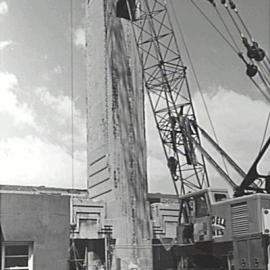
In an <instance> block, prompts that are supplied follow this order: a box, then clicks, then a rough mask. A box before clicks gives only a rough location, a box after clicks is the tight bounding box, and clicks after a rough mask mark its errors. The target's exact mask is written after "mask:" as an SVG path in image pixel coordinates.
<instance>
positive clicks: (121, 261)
mask: <svg viewBox="0 0 270 270" xmlns="http://www.w3.org/2000/svg"><path fill="white" fill-rule="evenodd" d="M119 2H122V4H123V3H125V1H121V0H87V6H86V16H87V18H86V20H87V22H86V28H87V29H86V36H87V93H88V94H87V100H88V106H87V109H88V112H87V116H88V121H87V123H88V190H89V196H90V198H92V199H97V200H103V201H105V202H106V205H107V207H106V218H107V220H108V221H110V222H111V224H113V238H115V239H116V248H115V249H114V251H113V262H112V269H117V270H120V269H119V267H120V265H121V267H120V268H121V270H123V269H130V267H132V265H133V268H135V266H136V265H137V266H138V269H141V270H147V269H149V270H150V269H152V249H151V238H152V237H151V224H150V216H149V207H148V204H147V191H148V186H147V175H146V141H145V121H144V93H143V86H142V76H141V69H140V65H139V62H138V60H137V55H136V54H137V52H136V47H135V45H134V42H133V36H132V29H131V27H130V22H129V21H128V20H126V19H123V18H119V17H117V15H119V14H118V13H117V12H119V10H121V3H119ZM133 268H132V269H133Z"/></svg>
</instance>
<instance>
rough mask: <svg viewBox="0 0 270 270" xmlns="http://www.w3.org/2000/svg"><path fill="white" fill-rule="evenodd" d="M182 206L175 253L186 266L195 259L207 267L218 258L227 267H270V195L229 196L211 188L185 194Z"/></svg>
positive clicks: (252, 269) (201, 266)
mask: <svg viewBox="0 0 270 270" xmlns="http://www.w3.org/2000/svg"><path fill="white" fill-rule="evenodd" d="M181 205H182V207H181V208H182V212H183V213H182V215H181V222H180V223H179V227H178V234H177V240H178V248H176V254H177V256H178V257H179V261H180V262H181V263H182V264H183V265H185V264H184V263H183V262H186V261H192V262H193V263H194V264H195V265H197V268H198V269H204V266H205V264H207V263H208V262H210V261H216V262H219V263H218V264H219V266H222V267H223V268H224V269H228V270H230V269H236V270H239V269H241V270H254V269H260V270H263V269H264V270H265V269H270V262H269V261H270V260H269V258H270V245H269V244H270V194H263V193H256V194H250V195H245V196H242V197H237V198H229V195H228V193H227V192H226V191H225V190H218V189H211V188H209V189H204V190H201V191H198V192H194V193H189V194H187V195H184V196H183V197H181ZM186 258H188V260H186ZM181 263H180V264H181ZM186 265H189V264H186ZM210 268H213V269H217V267H214V266H213V265H212V266H211V267H210ZM182 269H190V267H187V268H186V267H182ZM207 269H209V267H208V268H207Z"/></svg>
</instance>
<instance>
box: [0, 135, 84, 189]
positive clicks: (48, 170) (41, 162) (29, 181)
mask: <svg viewBox="0 0 270 270" xmlns="http://www.w3.org/2000/svg"><path fill="white" fill-rule="evenodd" d="M77 155H79V156H80V158H77ZM77 155H75V159H74V174H75V179H74V180H75V181H74V182H75V186H76V187H81V188H82V187H84V186H85V182H86V180H85V179H86V156H85V155H84V154H83V153H78V154H77ZM0 163H1V184H10V183H13V184H20V185H46V186H54V187H72V179H71V176H72V173H71V168H72V166H71V156H70V155H69V154H68V153H66V152H65V151H64V150H63V148H62V147H61V146H59V145H54V144H52V143H47V142H45V141H43V140H42V139H40V138H37V137H34V136H31V135H29V136H26V137H22V138H9V139H7V140H1V141H0Z"/></svg>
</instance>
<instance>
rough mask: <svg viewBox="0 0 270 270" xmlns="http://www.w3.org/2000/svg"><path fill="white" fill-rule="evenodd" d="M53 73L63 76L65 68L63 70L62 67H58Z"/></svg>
mask: <svg viewBox="0 0 270 270" xmlns="http://www.w3.org/2000/svg"><path fill="white" fill-rule="evenodd" d="M53 71H54V72H55V73H56V74H61V73H62V72H63V68H62V67H61V66H60V65H58V66H56V67H55V68H54V69H53Z"/></svg>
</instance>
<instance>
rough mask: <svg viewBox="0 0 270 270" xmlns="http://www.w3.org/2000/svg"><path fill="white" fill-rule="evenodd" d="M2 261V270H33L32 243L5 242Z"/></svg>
mask: <svg viewBox="0 0 270 270" xmlns="http://www.w3.org/2000/svg"><path fill="white" fill-rule="evenodd" d="M1 259H2V260H1V270H12V269H20V270H33V254H32V243H26V242H4V243H3V245H2V254H1Z"/></svg>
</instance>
